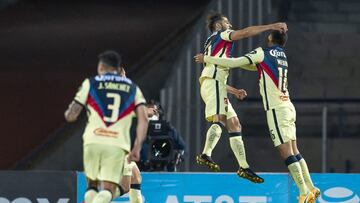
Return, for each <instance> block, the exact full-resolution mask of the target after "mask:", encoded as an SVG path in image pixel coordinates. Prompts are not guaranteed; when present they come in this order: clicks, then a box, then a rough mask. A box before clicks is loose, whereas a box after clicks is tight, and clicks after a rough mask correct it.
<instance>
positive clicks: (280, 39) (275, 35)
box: [271, 30, 288, 47]
mask: <svg viewBox="0 0 360 203" xmlns="http://www.w3.org/2000/svg"><path fill="white" fill-rule="evenodd" d="M271 36H272V43H274V44H278V45H280V46H282V47H285V44H286V41H287V38H288V36H287V34H286V33H285V32H280V31H278V30H274V31H272V32H271Z"/></svg>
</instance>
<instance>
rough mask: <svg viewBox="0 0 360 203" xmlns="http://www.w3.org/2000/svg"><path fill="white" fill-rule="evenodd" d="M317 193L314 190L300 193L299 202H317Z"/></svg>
mask: <svg viewBox="0 0 360 203" xmlns="http://www.w3.org/2000/svg"><path fill="white" fill-rule="evenodd" d="M315 200H316V199H315V195H314V194H313V193H312V192H308V193H307V194H306V195H300V197H299V203H315Z"/></svg>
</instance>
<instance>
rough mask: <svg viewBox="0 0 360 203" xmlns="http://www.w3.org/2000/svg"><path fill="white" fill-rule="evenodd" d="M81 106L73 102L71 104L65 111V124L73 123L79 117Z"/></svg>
mask: <svg viewBox="0 0 360 203" xmlns="http://www.w3.org/2000/svg"><path fill="white" fill-rule="evenodd" d="M83 108H84V107H83V106H82V105H81V104H79V103H77V102H75V101H73V102H71V104H70V105H69V108H68V109H67V110H66V111H65V113H64V116H65V120H66V121H67V122H75V121H76V120H77V118H78V117H79V115H80V113H81V111H82V110H83Z"/></svg>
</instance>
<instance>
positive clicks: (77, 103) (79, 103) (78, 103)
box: [74, 99, 85, 107]
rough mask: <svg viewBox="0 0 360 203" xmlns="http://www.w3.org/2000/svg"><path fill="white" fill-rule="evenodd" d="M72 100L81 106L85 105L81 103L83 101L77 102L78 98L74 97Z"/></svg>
mask: <svg viewBox="0 0 360 203" xmlns="http://www.w3.org/2000/svg"><path fill="white" fill-rule="evenodd" d="M74 102H75V103H77V104H79V105H81V106H83V107H85V104H83V103H81V102H79V101H78V100H76V99H74Z"/></svg>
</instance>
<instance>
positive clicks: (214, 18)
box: [206, 12, 225, 32]
mask: <svg viewBox="0 0 360 203" xmlns="http://www.w3.org/2000/svg"><path fill="white" fill-rule="evenodd" d="M224 17H225V16H224V15H223V14H221V13H218V12H212V13H210V14H209V15H208V17H207V20H206V24H207V27H208V28H209V30H210V31H211V32H214V25H215V23H217V22H218V21H219V20H222V19H223V18H224Z"/></svg>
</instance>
